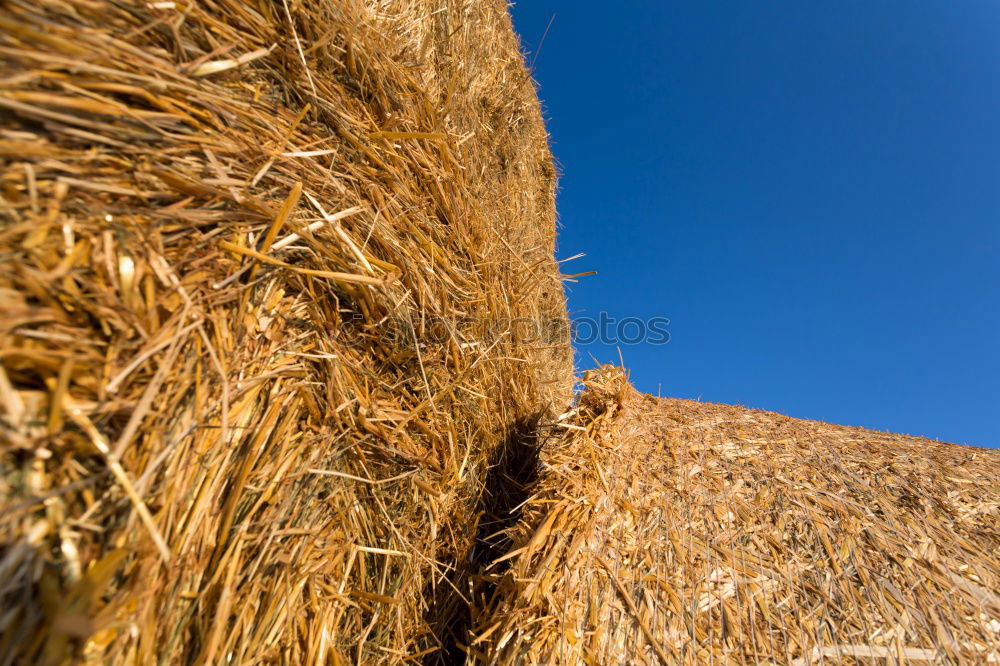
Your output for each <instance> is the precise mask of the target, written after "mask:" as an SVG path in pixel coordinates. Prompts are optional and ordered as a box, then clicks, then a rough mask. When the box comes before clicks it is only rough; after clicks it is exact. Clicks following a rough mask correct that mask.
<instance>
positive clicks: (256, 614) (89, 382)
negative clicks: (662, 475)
mask: <svg viewBox="0 0 1000 666" xmlns="http://www.w3.org/2000/svg"><path fill="white" fill-rule="evenodd" d="M2 4H3V8H2V10H0V515H2V518H0V664H12V663H28V662H40V663H60V662H65V661H68V660H74V659H78V658H82V659H84V660H85V661H88V662H94V663H109V662H116V663H117V662H126V663H143V664H145V663H153V662H156V663H164V664H166V663H170V664H173V663H216V662H220V661H225V662H226V663H258V662H278V663H289V664H300V663H331V664H337V663H347V662H354V663H381V662H392V663H395V662H401V661H404V660H412V659H414V658H420V655H431V657H428V658H433V655H434V653H435V651H436V650H439V647H440V644H441V643H442V642H444V641H447V640H450V639H449V637H448V636H445V635H443V634H442V631H441V627H443V626H445V624H444V623H443V621H442V620H443V619H446V618H447V617H449V616H450V614H453V613H454V612H456V611H455V608H453V607H452V606H455V605H456V604H457V605H459V606H460V605H461V604H462V603H464V597H463V595H464V594H465V590H455V591H453V592H450V593H448V594H444V595H441V594H439V591H440V589H441V588H448V586H449V585H452V584H454V582H455V580H459V581H460V580H461V577H460V576H459V575H458V572H459V571H460V570H461V569H462V568H463V567H464V566H465V564H464V563H465V561H466V560H467V552H468V550H469V547H470V544H471V543H472V540H473V538H474V536H475V533H476V530H477V517H478V514H477V507H478V506H480V505H481V495H482V493H483V490H484V478H485V476H486V473H487V471H488V470H487V468H488V466H489V463H490V460H491V459H495V457H496V451H497V450H498V447H499V446H500V444H501V442H503V441H504V440H505V438H507V437H508V434H509V431H510V430H511V428H513V427H514V426H515V425H516V424H518V423H520V422H523V421H524V420H526V419H531V418H532V417H533V416H534V415H537V414H540V413H544V412H545V411H546V410H547V409H549V408H550V406H551V405H553V404H557V403H561V402H562V401H564V400H565V398H566V396H567V391H568V388H569V382H570V381H571V368H570V356H569V347H568V343H567V336H566V335H565V327H563V328H562V329H559V330H557V331H556V335H555V336H554V337H552V338H551V339H549V340H543V341H533V340H527V341H525V340H522V339H519V338H518V337H517V336H515V335H512V331H511V330H510V326H511V324H510V322H513V321H514V320H516V319H517V318H519V317H523V318H531V319H534V320H547V321H554V322H556V323H558V322H565V317H566V315H565V306H564V301H563V296H562V286H561V277H560V275H559V274H558V271H557V266H556V264H555V262H554V261H553V258H552V253H553V244H554V208H553V191H554V170H553V167H552V160H551V157H550V154H549V152H548V148H547V142H546V135H545V132H544V127H543V124H542V121H541V117H540V113H539V109H538V104H537V100H536V97H535V93H534V89H533V86H532V84H531V82H530V80H529V77H528V75H527V73H526V71H525V68H524V66H523V63H522V59H521V55H520V52H519V48H518V43H517V40H516V38H515V36H514V35H513V32H512V29H511V25H510V20H509V18H508V16H507V12H506V7H505V5H504V3H503V2H502V0H487V1H482V0H476V1H472V0H411V1H408V2H403V1H402V0H399V1H394V0H390V1H386V2H378V3H373V2H360V1H358V0H288V1H285V0H283V1H282V2H251V3H247V2H242V1H239V0H204V1H200V2H190V1H188V0H176V1H173V2H149V3H146V2H141V3H140V2H111V1H110V0H30V1H29V0H5V2H3V3H2ZM483 322H491V323H492V324H493V327H492V330H491V335H490V336H488V337H487V336H484V335H482V334H481V332H482V330H483V328H484V327H483V325H482V323H483ZM435 327H436V328H435ZM442 327H443V329H442ZM387 329H391V330H393V331H394V332H395V333H396V334H397V338H396V339H387V338H386V337H385V336H384V335H382V334H383V333H384V332H385V331H386V330H387ZM432 329H433V330H432ZM557 329H558V327H557ZM560 331H561V332H560ZM559 408H560V409H562V408H563V405H561V404H560V405H559ZM456 576H457V577H456ZM438 598H441V599H444V600H445V601H444V602H442V603H441V604H438V606H435V605H434V604H435V603H436V602H435V599H438ZM442 604H443V605H442Z"/></svg>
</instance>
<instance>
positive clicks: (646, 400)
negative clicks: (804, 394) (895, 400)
mask: <svg viewBox="0 0 1000 666" xmlns="http://www.w3.org/2000/svg"><path fill="white" fill-rule="evenodd" d="M584 384H585V386H586V389H587V390H586V392H585V393H584V394H583V396H582V397H581V398H580V401H579V404H578V406H577V407H576V408H575V410H574V411H573V412H572V413H570V414H568V415H566V416H565V417H564V418H563V419H562V420H561V421H560V422H559V423H560V424H561V425H560V426H559V427H557V428H556V431H557V432H561V433H562V434H556V435H553V436H552V437H550V438H549V439H548V440H547V441H546V442H545V443H544V444H543V446H542V447H541V454H540V457H541V471H540V473H539V480H538V487H537V490H536V493H535V495H534V496H533V497H532V498H531V500H530V501H529V502H527V504H526V506H525V508H524V510H523V511H524V513H523V515H522V516H521V520H520V522H519V524H518V525H517V526H516V527H515V528H514V529H513V530H511V532H510V534H509V537H510V539H511V544H510V548H509V552H508V553H506V554H505V555H504V556H503V558H501V561H500V562H498V563H497V564H495V565H494V567H493V575H494V576H495V577H498V578H499V581H498V583H497V591H496V595H495V598H494V599H493V601H492V605H488V606H486V607H484V608H483V609H482V612H481V613H480V615H479V619H478V622H477V626H476V627H475V629H474V637H473V639H472V645H473V648H474V649H475V650H476V652H477V656H478V658H480V659H481V660H483V661H488V662H489V663H501V664H515V663H517V664H556V663H558V664H584V663H586V664H625V663H628V664H640V663H668V664H673V663H690V664H730V663H732V664H803V665H804V664H820V663H829V664H854V663H858V664H905V663H914V664H918V663H925V664H987V663H1000V596H998V593H997V590H998V589H1000V530H998V525H1000V455H998V452H996V451H990V450H985V449H976V448H971V447H959V446H955V445H952V444H943V443H940V442H934V441H929V440H924V439H917V438H912V437H902V436H897V435H890V434H884V433H877V432H870V431H866V430H862V429H859V428H846V427H838V426H831V425H826V424H823V423H816V422H811V421H800V420H796V419H791V418H787V417H784V416H779V415H777V414H772V413H767V412H761V411H753V410H749V409H742V408H738V407H727V406H720V405H711V404H702V403H696V402H687V401H680V400H669V399H657V398H653V397H651V396H645V395H640V394H639V393H637V392H636V391H635V390H634V389H632V388H631V387H630V386H629V385H628V383H627V381H626V379H625V378H624V376H623V375H622V374H621V372H620V371H618V370H615V369H608V368H606V369H602V370H601V371H598V372H594V373H592V374H591V375H590V376H589V377H588V378H587V379H586V380H585V382H584ZM505 567H509V568H508V569H507V570H506V571H505V572H503V571H502V569H503V568H505Z"/></svg>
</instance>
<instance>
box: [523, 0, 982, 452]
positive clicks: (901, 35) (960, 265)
mask: <svg viewBox="0 0 1000 666" xmlns="http://www.w3.org/2000/svg"><path fill="white" fill-rule="evenodd" d="M512 12H513V15H514V22H515V26H516V28H517V30H518V32H519V33H520V34H521V36H522V39H523V40H524V43H525V47H526V49H527V50H528V51H529V55H528V59H529V61H531V59H532V58H536V60H535V78H536V80H537V81H538V83H539V85H540V94H541V98H542V101H543V106H544V109H545V115H546V119H547V121H548V128H549V132H550V133H551V136H552V141H553V150H554V152H555V155H556V158H557V160H558V162H559V164H560V169H561V172H562V180H561V186H560V194H559V200H558V206H559V213H560V224H561V229H560V237H559V246H558V255H559V256H560V257H561V258H566V257H569V256H571V255H574V254H576V253H578V252H585V253H586V254H587V256H586V257H585V258H583V259H577V260H575V261H573V262H570V263H568V264H564V270H565V272H582V271H586V270H596V271H598V272H599V275H597V276H594V277H589V278H583V279H581V281H580V282H579V283H577V284H570V285H569V293H568V296H569V303H570V310H571V313H573V314H574V315H575V316H592V317H596V316H597V314H598V313H599V312H601V311H607V312H608V313H610V315H611V316H614V317H617V318H622V317H628V316H638V317H654V316H666V317H669V318H670V320H671V324H670V333H671V336H672V338H671V341H670V343H669V344H666V345H661V346H655V345H637V346H622V347H621V351H622V355H623V356H624V360H625V365H626V366H627V367H628V368H630V369H631V371H632V379H633V381H634V383H635V384H636V385H637V387H638V388H639V389H640V390H643V391H646V392H650V393H653V394H656V393H657V392H658V391H659V392H660V393H661V394H662V395H664V396H672V397H681V398H700V399H702V400H704V401H711V402H722V403H729V404H742V405H746V406H750V407H756V408H761V409H768V410H772V411H777V412H781V413H783V414H788V415H790V416H794V417H799V418H808V419H818V420H823V421H828V422H832V423H840V424H845V425H858V426H865V427H868V428H873V429H878V430H891V431H893V432H900V433H906V434H913V435H921V436H926V437H931V438H938V439H943V440H946V441H951V442H958V443H968V444H976V445H980V446H990V447H997V446H1000V351H998V342H1000V3H998V2H996V0H939V1H934V2H932V1H929V0H897V1H895V2H888V1H881V0H864V1H860V0H837V1H836V2H834V1H832V0H828V1H826V2H813V1H807V2H803V1H802V0H773V1H761V2H747V1H746V0H731V1H722V0H698V1H690V0H684V1H683V2H681V1H676V0H670V1H660V2H653V1H639V0H624V1H622V2H604V1H602V2H587V1H583V0H522V2H520V3H518V4H517V5H515V6H514V7H513V9H512ZM553 15H554V16H555V18H554V20H552V24H551V29H550V30H549V31H548V34H547V36H546V37H545V40H544V43H543V44H542V46H541V49H540V51H539V50H538V45H539V42H540V40H541V38H542V35H543V33H545V30H546V26H547V25H548V24H549V21H550V19H552V17H553ZM592 356H593V357H596V358H597V359H598V361H600V362H611V361H617V359H618V351H617V348H616V347H615V346H608V345H602V344H598V343H595V344H591V345H586V346H579V347H578V350H577V367H578V369H586V368H589V367H593V365H594V361H593V360H592V359H591V357H592Z"/></svg>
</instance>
